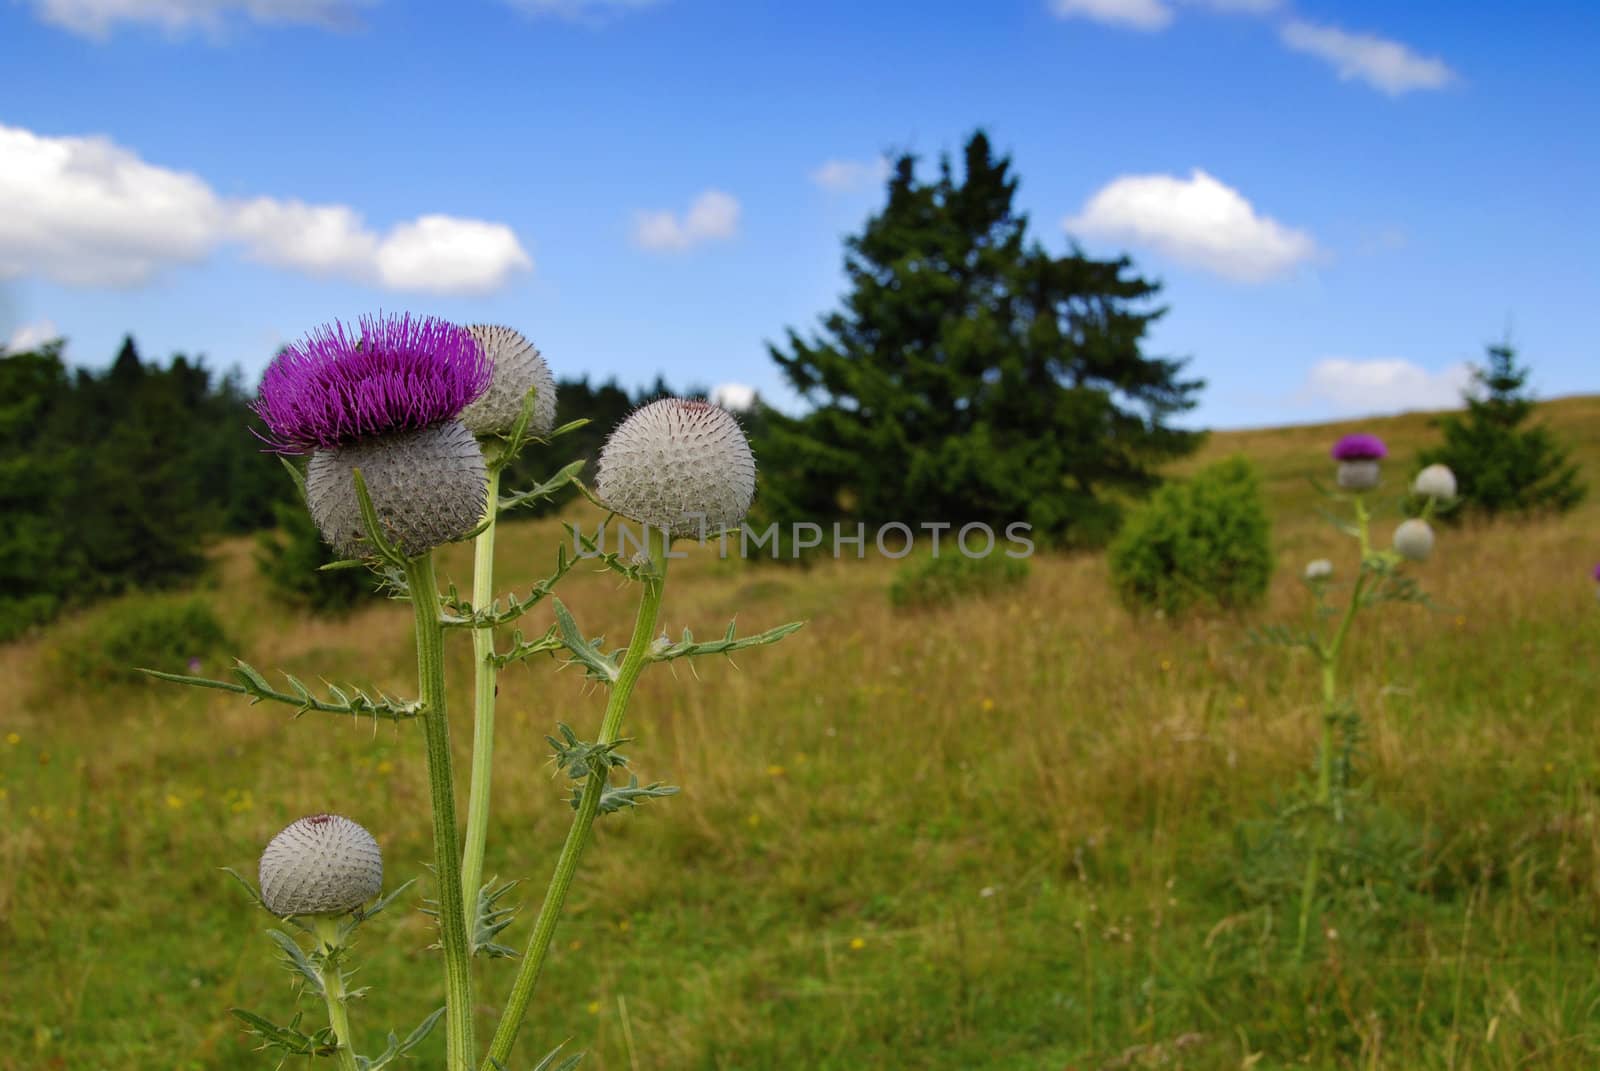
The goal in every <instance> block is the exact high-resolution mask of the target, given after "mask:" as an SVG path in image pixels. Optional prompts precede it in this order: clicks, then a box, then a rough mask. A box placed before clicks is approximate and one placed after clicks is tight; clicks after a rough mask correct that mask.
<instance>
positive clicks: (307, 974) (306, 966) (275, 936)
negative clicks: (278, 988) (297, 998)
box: [267, 930, 323, 997]
mask: <svg viewBox="0 0 1600 1071" xmlns="http://www.w3.org/2000/svg"><path fill="white" fill-rule="evenodd" d="M267 936H268V937H270V938H271V939H272V942H273V943H274V944H276V945H277V946H278V951H279V952H281V953H282V954H283V960H282V962H283V966H284V969H285V970H287V971H288V972H289V973H290V974H298V975H300V976H301V977H302V978H304V979H305V981H306V985H307V988H308V989H309V990H310V991H311V993H312V995H314V996H318V997H320V996H322V995H323V989H322V973H321V972H320V971H319V970H317V965H316V964H314V963H312V962H311V957H310V956H308V955H306V952H305V949H303V948H301V947H300V942H298V941H296V940H295V939H294V938H293V937H290V936H289V935H288V934H286V933H284V932H283V931H282V930H268V931H267Z"/></svg>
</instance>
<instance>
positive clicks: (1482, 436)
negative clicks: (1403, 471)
mask: <svg viewBox="0 0 1600 1071" xmlns="http://www.w3.org/2000/svg"><path fill="white" fill-rule="evenodd" d="M1487 352H1488V361H1487V363H1486V364H1485V365H1484V366H1483V367H1482V368H1478V369H1475V370H1474V372H1473V381H1474V386H1475V387H1476V390H1473V391H1469V392H1468V393H1467V394H1466V396H1465V399H1464V400H1465V401H1466V404H1467V409H1466V412H1465V413H1459V414H1451V415H1449V416H1446V417H1443V418H1441V419H1440V420H1439V422H1438V423H1439V427H1440V429H1441V430H1442V431H1443V433H1444V443H1443V444H1442V445H1440V446H1438V447H1435V448H1433V449H1431V450H1425V451H1423V452H1422V454H1421V456H1420V458H1419V461H1418V463H1419V465H1431V464H1434V463H1439V464H1444V465H1448V466H1450V469H1451V471H1452V472H1454V473H1455V474H1456V480H1457V486H1458V488H1459V492H1460V495H1461V498H1462V502H1463V506H1464V508H1463V509H1462V510H1460V511H1458V512H1457V513H1456V514H1454V515H1455V516H1458V517H1459V516H1461V515H1462V514H1478V515H1480V516H1494V515H1496V514H1501V513H1512V514H1530V513H1537V512H1542V511H1554V512H1558V513H1562V512H1565V511H1567V510H1570V509H1571V508H1572V507H1574V506H1576V505H1577V504H1578V503H1579V502H1581V501H1583V497H1584V494H1585V488H1584V484H1583V481H1582V480H1581V479H1580V478H1579V476H1578V466H1577V465H1576V464H1575V463H1573V461H1572V460H1571V457H1570V456H1569V451H1568V449H1567V448H1566V447H1565V446H1563V445H1562V444H1561V443H1560V442H1558V441H1557V440H1556V438H1555V436H1554V435H1553V434H1552V433H1551V431H1550V429H1549V428H1548V427H1546V426H1545V425H1544V424H1542V423H1535V424H1531V425H1530V424H1528V423H1527V422H1528V420H1529V418H1530V417H1532V416H1533V411H1534V401H1533V398H1532V396H1531V395H1530V394H1529V392H1528V390H1527V383H1528V375H1529V369H1528V367H1527V366H1526V365H1520V366H1519V365H1518V364H1517V354H1516V350H1515V349H1514V348H1513V347H1512V345H1511V342H1510V340H1509V339H1507V340H1506V341H1504V342H1501V343H1500V344H1499V345H1491V346H1489V347H1487ZM1525 425H1526V426H1525Z"/></svg>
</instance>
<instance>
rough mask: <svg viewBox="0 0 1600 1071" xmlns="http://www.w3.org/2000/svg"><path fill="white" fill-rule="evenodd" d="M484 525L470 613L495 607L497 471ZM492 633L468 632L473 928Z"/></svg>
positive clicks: (464, 866)
mask: <svg viewBox="0 0 1600 1071" xmlns="http://www.w3.org/2000/svg"><path fill="white" fill-rule="evenodd" d="M488 497H489V525H488V527H487V528H485V529H484V530H483V531H482V532H479V533H478V538H477V540H476V541H475V543H474V544H473V557H472V608H473V609H474V610H477V611H480V612H481V611H486V610H488V609H489V607H490V605H491V604H492V603H493V602H494V530H495V519H496V516H497V514H498V513H499V509H498V502H499V499H500V467H499V466H498V465H490V466H489V495H488ZM493 655H494V629H493V628H492V627H490V628H479V629H473V630H472V662H473V667H474V668H473V708H472V787H471V790H470V793H469V794H468V796H467V842H466V850H465V852H464V854H463V855H462V857H461V895H462V898H463V906H464V907H465V908H466V912H467V925H468V926H470V927H473V928H476V925H477V917H478V888H479V886H481V885H482V884H483V852H484V846H485V844H486V842H487V841H488V838H489V783H490V781H491V780H492V779H493V777H494V700H495V691H496V689H497V687H498V686H497V685H496V683H495V678H496V676H497V675H498V670H496V668H495V664H494V659H493V657H492V656H493Z"/></svg>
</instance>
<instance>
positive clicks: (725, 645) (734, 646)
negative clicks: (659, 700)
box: [650, 621, 806, 662]
mask: <svg viewBox="0 0 1600 1071" xmlns="http://www.w3.org/2000/svg"><path fill="white" fill-rule="evenodd" d="M805 624H806V623H805V622H804V621H791V622H789V623H788V624H787V625H779V626H778V627H777V628H770V629H768V630H767V631H765V632H761V633H757V634H756V635H754V636H745V637H743V638H738V639H736V638H735V637H734V623H733V622H731V621H730V622H728V631H727V632H726V633H724V634H723V636H722V638H721V639H720V640H708V641H707V642H705V643H696V642H695V639H694V636H693V634H691V633H690V632H689V630H688V629H684V630H683V638H682V639H681V640H679V641H678V642H677V643H673V644H667V645H666V646H658V647H656V648H654V649H652V650H651V652H650V660H651V661H653V662H671V661H673V660H674V659H678V658H694V657H697V656H699V655H715V654H719V655H731V654H733V652H735V651H743V650H745V649H746V648H750V647H762V646H765V645H766V644H769V643H777V642H778V641H779V640H781V639H783V638H784V637H785V636H788V635H790V634H792V633H795V632H798V631H799V630H800V629H802V628H804V627H805Z"/></svg>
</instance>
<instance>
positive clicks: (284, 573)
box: [256, 502, 372, 614]
mask: <svg viewBox="0 0 1600 1071" xmlns="http://www.w3.org/2000/svg"><path fill="white" fill-rule="evenodd" d="M273 514H274V516H275V517H276V519H277V522H278V527H277V528H276V529H273V530H271V531H266V532H259V533H257V534H256V568H257V569H258V570H259V571H260V573H261V577H262V579H263V580H265V581H266V582H267V590H268V591H269V592H271V594H272V596H273V597H274V598H276V599H277V600H279V601H280V602H284V603H287V604H289V605H290V606H299V607H302V608H304V609H308V610H312V611H314V612H317V613H325V614H339V613H344V612H345V611H348V610H350V609H351V608H353V607H354V606H355V605H356V603H358V602H360V601H361V599H362V597H363V596H365V595H369V594H371V592H372V574H371V573H370V572H369V571H368V570H366V569H332V570H329V571H327V572H322V571H320V570H321V567H322V566H323V565H326V564H327V563H328V562H331V561H334V560H335V559H336V558H337V555H335V554H334V553H333V552H332V551H331V550H330V549H329V548H328V545H327V544H326V543H324V542H323V541H322V535H321V533H319V532H318V531H317V525H316V522H315V521H313V520H312V519H311V515H310V514H309V513H307V512H306V510H305V508H304V507H303V506H302V505H301V504H300V503H298V502H296V503H294V504H293V505H289V504H286V503H282V502H279V503H274V505H273Z"/></svg>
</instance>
